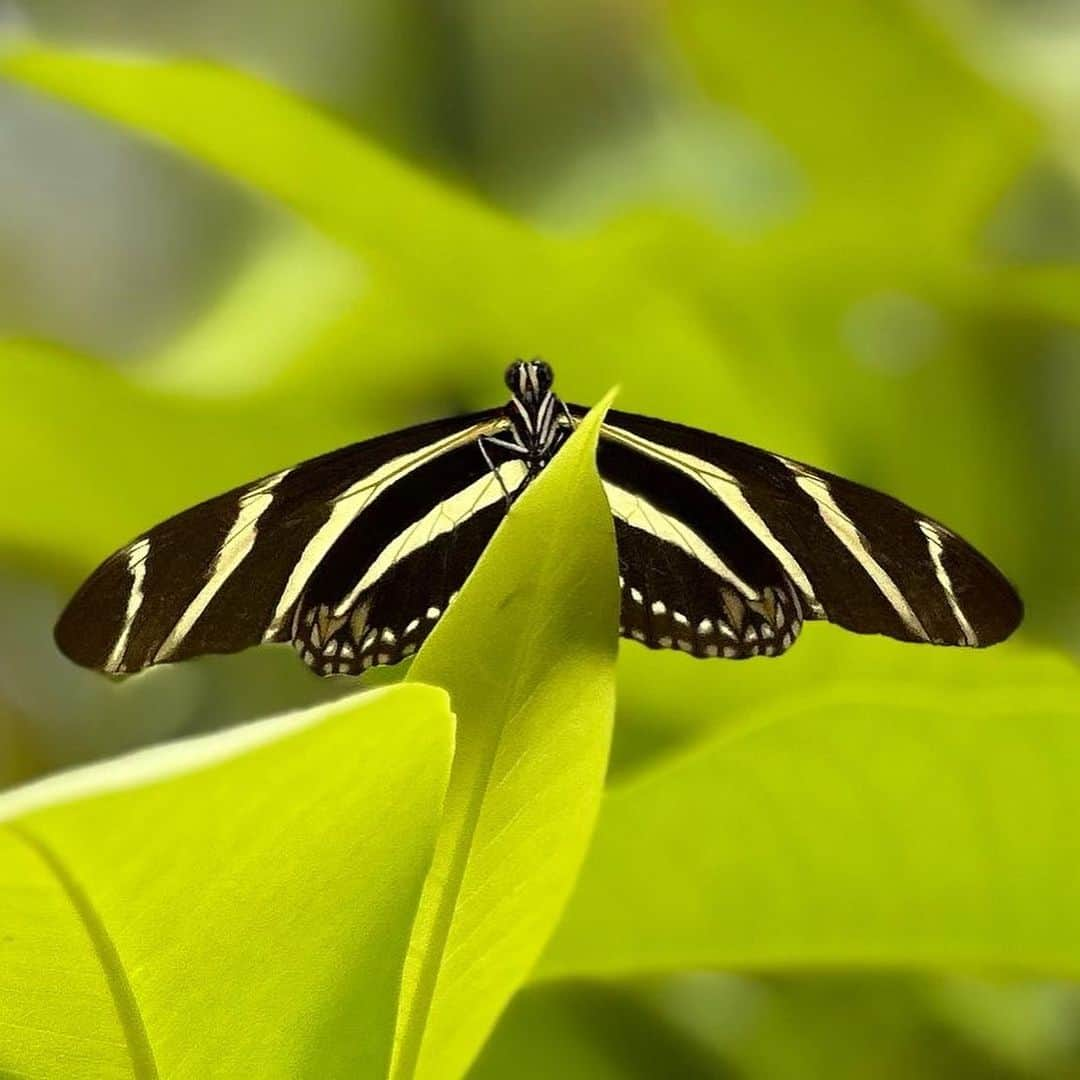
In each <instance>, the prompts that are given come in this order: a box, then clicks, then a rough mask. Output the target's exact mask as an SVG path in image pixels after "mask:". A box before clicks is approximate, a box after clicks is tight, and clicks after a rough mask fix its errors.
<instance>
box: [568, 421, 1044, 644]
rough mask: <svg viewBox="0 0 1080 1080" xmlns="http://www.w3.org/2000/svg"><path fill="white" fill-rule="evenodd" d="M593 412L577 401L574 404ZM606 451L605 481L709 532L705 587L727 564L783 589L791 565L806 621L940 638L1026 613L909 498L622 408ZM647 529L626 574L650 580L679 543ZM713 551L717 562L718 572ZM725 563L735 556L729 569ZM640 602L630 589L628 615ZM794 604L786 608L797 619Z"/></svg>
mask: <svg viewBox="0 0 1080 1080" xmlns="http://www.w3.org/2000/svg"><path fill="white" fill-rule="evenodd" d="M582 411H583V410H581V409H580V407H578V406H571V412H572V413H573V414H575V415H580V414H581V413H582ZM598 462H599V467H600V472H601V476H602V477H603V478H604V480H605V483H608V484H610V483H611V482H612V481H613V480H614V481H615V482H616V483H617V484H619V485H620V486H622V487H624V488H628V489H629V494H630V495H631V496H634V497H640V498H643V499H646V500H649V501H652V502H662V503H663V504H664V507H665V509H666V512H667V516H668V517H669V518H670V519H671V521H673V522H674V523H675V525H676V526H678V527H679V528H680V529H681V530H682V531H684V532H685V533H687V535H688V536H689V537H690V538H691V539H692V538H693V537H695V536H696V537H698V538H699V539H702V540H704V541H706V542H707V546H708V548H709V551H708V553H702V557H701V558H698V559H697V560H696V561H697V563H698V564H699V565H698V566H697V568H696V570H695V569H694V568H693V567H692V566H690V564H688V567H687V573H689V575H690V576H689V578H688V580H689V581H691V582H692V583H696V584H697V585H700V586H701V588H704V589H706V590H708V589H712V588H714V587H715V585H714V582H713V577H715V576H716V574H717V573H719V574H720V577H721V580H725V581H727V582H728V586H729V587H730V584H731V582H732V573H733V572H734V573H741V574H742V576H743V577H744V578H749V580H747V581H746V584H747V585H749V586H752V587H757V588H759V589H760V588H761V587H763V586H765V585H770V586H771V587H773V588H774V589H777V588H780V586H778V585H777V581H776V580H774V579H776V578H777V576H779V581H780V583H781V586H783V585H784V583H786V586H784V587H785V588H786V589H787V591H788V592H789V593H790V594H791V595H792V597H793V598H794V601H797V603H798V607H799V609H800V612H801V615H802V617H804V618H807V619H827V620H828V621H830V622H834V623H837V624H839V625H841V626H843V627H845V628H847V629H849V630H854V631H856V632H858V633H878V634H885V635H888V636H889V637H894V638H899V639H901V640H904V641H913V642H929V643H932V644H937V645H963V646H971V647H980V646H986V645H992V644H994V643H996V642H998V641H1001V640H1003V639H1004V638H1006V637H1008V636H1009V634H1011V633H1012V632H1013V630H1015V629H1016V627H1017V626H1018V625H1019V623H1020V620H1021V618H1022V615H1023V607H1022V604H1021V602H1020V598H1019V596H1018V595H1017V593H1016V590H1015V589H1014V588H1013V587H1012V585H1011V584H1010V583H1009V582H1008V581H1007V580H1006V579H1005V577H1004V576H1003V575H1002V574H1001V572H1000V571H999V570H997V568H996V567H994V565H993V564H992V563H991V562H990V561H989V560H988V559H987V558H986V557H985V556H983V555H981V554H980V553H979V552H978V551H976V550H975V549H974V548H973V547H972V546H971V545H970V544H968V543H967V542H966V541H964V540H962V539H961V538H960V537H959V536H957V535H956V534H955V533H954V532H952V531H951V530H950V529H948V528H947V527H946V526H944V525H942V524H941V523H940V522H938V521H935V520H933V519H932V518H930V517H927V516H926V515H925V514H921V513H919V512H918V511H916V510H913V509H912V508H911V507H909V506H906V505H905V504H904V503H902V502H900V501H898V500H897V499H894V498H891V497H890V496H888V495H884V494H882V493H881V492H878V491H874V490H872V489H870V488H866V487H863V486H862V485H860V484H856V483H853V482H852V481H850V480H845V479H843V478H842V477H839V476H834V475H832V474H831V473H827V472H824V471H822V470H819V469H814V468H812V467H811V466H808V465H804V464H802V463H800V462H797V461H793V460H791V459H788V458H785V457H781V456H780V455H778V454H772V453H769V452H768V451H765V450H759V449H757V448H756V447H753V446H748V445H746V444H745V443H740V442H736V441H735V440H733V439H727V438H724V437H722V436H719V435H712V434H710V433H708V432H704V431H699V430H697V429H695V428H690V427H684V426H683V425H681V424H673V423H669V422H667V421H663V420H656V419H653V418H651V417H646V416H638V415H635V414H632V413H623V412H618V411H615V410H612V411H611V412H609V413H608V415H607V419H606V422H605V424H604V426H603V428H602V430H601V439H600V451H599V457H598ZM609 498H610V492H609ZM612 505H613V510H615V511H616V516H617V517H618V509H617V506H616V504H615V503H614V502H613V504H612ZM639 524H640V523H639ZM665 529H666V531H668V532H670V531H671V527H670V524H669V525H667V526H665ZM650 532H651V533H652V534H654V535H653V536H652V538H651V539H649V538H647V537H648V533H650ZM638 533H639V535H638V536H637V539H639V540H641V541H642V543H643V544H644V545H645V546H646V548H647V551H646V553H645V555H644V556H640V555H638V554H636V553H635V552H634V549H632V548H630V547H628V546H626V545H624V544H623V543H622V542H620V561H621V563H622V565H623V573H624V576H628V575H633V576H634V577H636V578H638V579H639V580H641V579H644V580H646V581H647V580H649V579H650V578H651V577H656V575H657V573H658V571H657V565H658V562H657V553H658V552H664V553H669V552H670V547H671V544H670V540H669V539H668V540H665V539H664V538H663V537H657V536H656V535H655V533H656V529H655V528H651V529H646V530H644V531H642V530H641V529H639V530H638ZM695 543H696V542H695ZM682 546H683V547H684V548H687V546H688V545H687V543H686V542H684V543H683V544H682ZM693 546H695V545H694V544H690V545H689V547H691V548H692V547H693ZM624 548H625V551H626V552H630V553H631V554H630V555H629V556H628V557H627V558H623V555H624ZM703 560H708V561H711V562H712V563H713V570H712V572H711V573H710V574H706V573H704V570H705V567H704V566H702V565H701V564H702V562H703ZM717 561H719V562H726V563H729V564H730V566H729V568H728V571H727V573H726V575H725V573H724V572H723V571H717V570H716V563H717ZM691 591H693V587H692V588H691ZM783 592H784V589H783V588H781V593H783ZM633 610H634V609H633V606H632V605H629V604H628V603H627V601H626V597H625V596H624V602H623V613H624V623H625V622H626V620H627V616H628V613H632V612H633ZM792 614H793V611H785V615H786V616H787V618H788V620H789V621H790V618H791V615H792ZM627 636H630V635H629V634H628V635H627ZM688 651H690V650H688ZM694 651H695V652H697V653H698V655H701V654H700V652H698V650H696V649H695V650H694ZM708 655H713V654H711V653H710V654H708Z"/></svg>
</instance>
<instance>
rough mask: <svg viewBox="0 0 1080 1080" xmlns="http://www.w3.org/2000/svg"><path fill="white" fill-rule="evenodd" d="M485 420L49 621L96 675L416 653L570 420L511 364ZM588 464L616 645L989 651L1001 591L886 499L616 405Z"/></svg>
mask: <svg viewBox="0 0 1080 1080" xmlns="http://www.w3.org/2000/svg"><path fill="white" fill-rule="evenodd" d="M506 384H507V387H508V388H509V390H510V394H511V397H510V401H509V402H508V404H507V405H506V406H505V407H503V408H498V409H491V410H487V411H484V412H480V413H474V414H472V415H470V416H464V417H458V418H452V419H448V420H441V421H435V422H433V423H429V424H423V425H419V426H418V427H415V428H409V429H407V430H405V431H401V432H395V433H392V434H389V435H385V436H382V437H380V438H377V439H372V440H370V441H368V442H364V443H357V444H355V445H353V446H349V447H344V448H343V449H341V450H336V451H333V452H331V453H329V454H325V455H323V456H322V457H320V458H315V459H313V460H312V461H309V462H305V463H303V464H301V465H298V466H295V467H294V468H290V469H285V470H282V471H281V472H278V473H274V474H272V475H270V476H268V477H264V478H263V479H261V480H258V481H255V482H254V483H252V484H248V485H245V486H243V487H241V488H238V489H235V490H234V491H231V492H227V493H226V494H224V495H221V496H218V497H217V498H215V499H211V500H209V501H207V502H205V503H202V504H200V505H199V506H196V507H193V508H192V509H190V510H186V511H184V512H182V513H180V514H178V515H177V516H176V517H174V518H171V519H169V520H168V521H166V522H164V523H162V524H161V525H159V526H157V527H155V528H153V529H150V530H149V531H148V532H146V533H144V534H143V535H142V536H140V537H138V538H136V539H135V540H134V541H132V542H131V543H129V544H128V545H127V546H125V547H124V548H122V549H121V550H120V551H118V552H117V553H116V554H115V555H113V556H111V557H110V558H109V559H107V560H106V561H105V562H104V563H103V564H102V565H101V566H100V567H99V568H98V569H97V570H96V571H95V572H94V573H93V574H92V575H91V576H90V578H88V579H87V581H86V582H85V583H84V584H83V586H82V587H81V588H80V590H79V591H78V592H77V593H76V595H75V596H74V597H73V599H72V601H71V602H70V603H69V605H68V607H67V608H66V609H65V611H64V613H63V614H62V615H61V618H60V620H59V622H58V624H57V628H56V639H57V642H58V644H59V646H60V648H61V650H62V651H63V652H64V653H65V654H66V655H67V656H69V657H70V658H71V659H73V660H75V661H76V662H77V663H80V664H83V665H84V666H87V667H92V668H96V669H99V670H102V671H106V672H109V673H113V674H120V673H129V672H134V671H138V670H141V669H143V668H145V667H149V666H151V665H154V664H159V663H167V662H172V661H177V660H182V659H186V658H188V657H191V656H197V655H201V654H203V653H209V652H235V651H237V650H239V649H243V648H247V647H249V646H251V645H257V644H260V643H262V642H291V643H292V645H293V647H294V648H295V649H296V651H297V653H298V655H299V656H300V657H301V659H302V660H303V661H304V663H305V664H306V665H307V666H308V667H309V668H311V669H312V670H313V671H315V672H316V673H317V674H320V675H351V674H358V673H361V672H362V671H364V670H366V669H367V668H369V667H372V666H375V665H380V664H390V663H396V662H397V661H399V660H401V659H403V658H405V657H407V656H410V655H411V654H412V653H414V652H415V651H416V650H417V649H418V648H419V646H420V645H421V644H422V642H423V640H424V638H425V637H426V636H427V634H428V633H429V632H430V631H431V629H432V627H433V626H434V625H435V624H436V623H437V622H438V619H439V618H440V617H441V615H442V613H443V612H444V611H445V610H446V608H447V607H448V606H449V605H450V604H451V603H452V602H453V599H454V596H455V595H456V594H457V591H458V590H459V589H460V588H461V586H462V584H463V583H464V581H465V578H466V577H467V576H468V574H469V571H470V570H471V569H472V567H473V566H474V565H475V563H476V561H477V559H479V557H480V554H481V553H482V552H483V550H484V547H485V546H486V545H487V543H488V541H489V540H490V539H491V537H492V535H493V534H494V532H495V530H496V529H497V527H498V525H499V522H500V521H501V520H502V519H503V517H504V516H505V515H506V513H507V512H508V511H509V509H510V508H511V506H512V504H513V502H514V501H515V500H516V499H517V498H518V497H520V495H521V494H522V492H523V491H524V490H525V489H526V488H527V487H528V485H529V483H531V482H532V480H533V479H535V478H536V476H537V475H539V473H540V472H541V471H542V470H543V469H544V468H545V466H546V465H547V464H548V462H550V461H551V459H552V457H553V456H554V455H555V454H556V453H558V451H559V449H560V448H561V446H562V445H563V443H564V442H565V441H566V439H567V438H568V437H569V435H570V433H571V432H572V431H573V428H574V425H575V423H576V421H577V419H579V418H580V417H581V416H582V415H584V412H585V410H584V408H582V407H581V406H577V405H571V404H567V403H564V402H563V401H562V400H561V399H560V398H559V397H558V396H557V395H556V394H555V393H554V392H553V389H552V384H553V374H552V371H551V368H550V367H549V366H548V365H547V364H546V363H544V362H543V361H540V360H532V361H517V362H515V363H514V364H512V365H511V366H510V368H509V369H508V370H507V373H506ZM597 464H598V468H599V471H600V475H601V479H602V481H603V484H604V489H605V492H606V494H607V497H608V502H609V504H610V506H611V510H612V515H613V518H614V525H615V535H616V542H617V546H618V553H619V572H620V584H621V589H622V601H621V620H620V633H621V634H622V635H623V636H624V637H626V638H628V639H630V640H633V641H637V642H639V643H641V644H644V645H647V646H649V647H652V648H668V649H675V650H679V651H682V652H685V653H687V654H688V655H692V656H696V657H702V658H712V657H717V658H722V659H746V658H749V657H753V656H777V655H780V654H781V653H783V652H784V651H786V650H787V649H788V648H790V647H791V645H792V644H793V643H794V642H795V640H796V639H797V637H798V634H799V632H800V630H801V628H802V626H803V625H804V623H805V622H806V621H807V620H815V619H827V620H829V621H832V622H836V623H839V624H840V625H842V626H845V627H847V628H848V629H851V630H855V631H857V632H860V633H880V634H886V635H888V636H891V637H895V638H898V639H901V640H906V641H915V642H924V643H932V644H945V645H964V646H976V647H977V646H983V645H989V644H993V643H994V642H996V641H1000V640H1002V639H1003V638H1004V637H1007V636H1008V634H1010V633H1011V632H1012V630H1013V629H1015V627H1016V626H1017V625H1018V624H1019V622H1020V619H1021V615H1022V606H1021V604H1020V600H1019V597H1018V596H1017V595H1016V592H1015V590H1014V589H1013V588H1012V586H1011V585H1010V584H1009V583H1008V582H1007V581H1006V580H1005V578H1004V577H1003V576H1002V575H1001V574H1000V572H999V571H997V570H996V569H995V568H994V567H993V565H992V564H991V563H990V562H989V561H988V560H986V559H985V558H984V557H983V556H982V555H980V554H979V553H978V552H977V551H975V549H974V548H972V547H971V546H970V545H968V544H967V543H966V542H965V541H963V540H961V539H960V538H959V537H957V536H956V535H955V534H954V533H952V532H951V531H950V530H948V529H947V528H946V527H945V526H943V525H941V524H940V523H939V522H936V521H934V520H933V519H931V518H928V517H926V516H925V515H922V514H919V513H918V512H917V511H914V510H912V509H911V508H910V507H907V506H905V505H904V504H903V503H900V502H898V501H897V500H895V499H892V498H890V497H889V496H887V495H883V494H881V493H879V492H874V491H871V490H870V489H868V488H865V487H862V486H861V485H858V484H855V483H852V482H851V481H848V480H844V479H842V478H840V477H837V476H833V475H831V474H829V473H825V472H823V471H821V470H817V469H814V468H812V467H810V466H807V465H803V464H801V463H799V462H795V461H791V460H789V459H787V458H784V457H781V456H779V455H776V454H772V453H770V452H768V451H764V450H759V449H757V448H755V447H750V446H747V445H745V444H743V443H738V442H735V441H734V440H731V439H726V438H723V437H722V436H718V435H712V434H709V433H708V432H703V431H699V430H697V429H694V428H688V427H684V426H682V425H679V424H673V423H670V422H667V421H662V420H656V419H653V418H650V417H645V416H637V415H634V414H630V413H621V412H616V411H612V412H610V413H609V414H608V416H607V418H606V420H605V423H604V425H603V427H602V431H601V439H600V445H599V449H598V455H597Z"/></svg>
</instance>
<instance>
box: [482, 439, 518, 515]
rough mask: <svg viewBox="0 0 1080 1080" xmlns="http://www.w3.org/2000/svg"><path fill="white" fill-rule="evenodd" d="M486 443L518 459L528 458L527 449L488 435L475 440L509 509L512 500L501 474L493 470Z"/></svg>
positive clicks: (493, 466)
mask: <svg viewBox="0 0 1080 1080" xmlns="http://www.w3.org/2000/svg"><path fill="white" fill-rule="evenodd" d="M488 443H490V444H491V445H492V446H498V447H501V448H502V449H503V450H509V451H510V452H511V453H513V454H517V455H518V456H519V457H528V455H529V449H528V447H526V446H522V445H521V444H520V443H516V442H508V441H507V440H505V439H496V438H493V437H492V436H490V435H481V436H480V438H479V439H477V440H476V445H477V446H479V447H480V453H481V454H483V455H484V461H485V462H486V464H487V467H488V468H489V469H490V470H491V472H492V473H494V474H495V479H496V480H498V481H499V487H501V488H502V493H503V498H505V499H506V507H507V509H509V508H510V504H511V503H512V502H513V499H512V498H511V496H510V492H509V491H508V490H507V488H506V484H505V483H504V482H503V478H502V474H501V473H500V472H499V470H498V469H496V468H495V465H494V463H493V462H492V460H491V455H490V454H489V453H488V448H487V444H488Z"/></svg>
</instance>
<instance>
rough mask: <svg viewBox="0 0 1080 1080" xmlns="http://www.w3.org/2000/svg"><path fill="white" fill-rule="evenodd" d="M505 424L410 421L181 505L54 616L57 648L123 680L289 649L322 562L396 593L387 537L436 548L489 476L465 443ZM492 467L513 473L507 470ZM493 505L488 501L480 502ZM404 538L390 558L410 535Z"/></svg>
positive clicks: (315, 590) (458, 566) (479, 418)
mask: <svg viewBox="0 0 1080 1080" xmlns="http://www.w3.org/2000/svg"><path fill="white" fill-rule="evenodd" d="M506 424H507V421H506V419H505V413H504V410H502V409H495V410H489V411H486V412H482V413H474V414H472V415H471V416H463V417H455V418H452V419H449V420H439V421H435V422H433V423H429V424H421V425H419V426H417V427H413V428H408V429H406V430H404V431H398V432H393V433H392V434H389V435H384V436H381V437H379V438H376V439H371V440H369V441H367V442H362V443H356V444H354V445H352V446H346V447H343V448H342V449H340V450H334V451H331V452H330V453H328V454H324V455H323V456H322V457H318V458H314V459H312V460H311V461H306V462H304V463H303V464H301V465H297V466H294V467H293V468H290V469H285V470H284V471H282V472H278V473H275V474H273V475H272V476H268V477H264V478H263V479H261V480H257V481H255V482H253V483H250V484H246V485H244V486H242V487H239V488H236V489H235V490H233V491H230V492H226V493H225V494H224V495H219V496H217V497H216V498H213V499H210V500H208V501H207V502H204V503H201V504H200V505H198V506H195V507H192V508H191V509H189V510H185V511H183V512H182V513H180V514H177V515H176V516H175V517H173V518H170V519H169V520H168V521H165V522H163V523H162V524H160V525H157V526H155V527H154V528H152V529H150V530H149V531H147V532H145V533H143V534H142V535H141V536H139V537H137V538H136V539H135V540H133V541H131V543H129V544H127V545H126V546H125V547H123V548H121V549H120V551H118V552H116V554H114V555H112V556H111V557H110V558H108V559H107V560H106V561H105V562H104V563H102V565H101V566H99V567H98V569H97V570H95V571H94V573H93V574H92V575H91V576H90V577H89V578H88V579H87V580H86V582H85V583H84V584H83V585H82V587H81V588H80V589H79V590H78V592H77V593H76V594H75V596H74V597H73V598H72V600H71V602H70V603H69V604H68V606H67V608H66V609H65V610H64V612H63V614H62V615H61V617H60V620H59V622H58V623H57V626H56V632H55V635H56V641H57V644H58V645H59V647H60V649H61V651H62V652H63V653H64V654H65V655H66V656H68V657H69V658H70V659H72V660H74V661H75V662H76V663H79V664H82V665H84V666H86V667H91V668H97V669H99V670H101V671H106V672H110V673H128V672H134V671H139V670H141V669H143V668H146V667H149V666H151V665H154V664H160V663H167V662H171V661H174V660H184V659H186V658H188V657H192V656H199V655H202V654H204V653H221V652H236V651H238V650H240V649H245V648H248V647H249V646H252V645H258V644H259V643H260V642H263V641H288V640H290V638H291V637H292V634H293V628H294V625H295V624H296V615H297V612H298V611H299V610H300V608H301V607H302V605H303V603H304V598H305V597H310V596H312V595H321V594H320V593H319V589H320V588H322V587H323V585H324V584H325V583H328V582H330V581H336V580H337V579H336V578H335V577H333V575H332V574H330V573H329V572H324V570H323V564H324V562H326V561H327V560H329V561H330V562H331V563H332V565H333V566H334V567H340V566H341V559H342V558H343V557H344V558H347V557H349V556H350V555H356V557H357V558H358V559H359V560H360V561H358V562H357V563H356V564H355V570H356V572H357V573H359V574H361V575H362V574H364V573H365V572H367V571H368V569H369V567H370V566H372V565H376V564H377V565H378V567H379V568H380V569H379V582H380V586H379V587H380V589H381V590H382V592H381V593H380V597H387V598H389V597H390V596H391V592H392V589H393V588H395V587H401V586H400V585H397V586H395V584H394V583H395V582H399V580H400V579H401V572H400V570H395V569H394V566H393V565H392V564H393V562H394V558H395V557H396V556H395V555H394V551H395V549H393V548H392V544H393V543H394V542H395V538H396V537H398V536H399V535H401V534H405V535H406V536H413V535H419V533H420V532H422V531H423V529H427V531H428V533H430V535H431V538H432V539H434V540H438V539H439V537H441V536H442V535H443V534H442V532H441V531H440V530H441V526H440V524H439V522H438V521H433V520H432V517H431V515H432V514H433V513H435V512H437V511H438V508H439V507H440V506H441V505H443V504H444V503H445V501H446V500H448V499H451V500H452V499H453V497H454V496H455V495H456V494H457V493H459V492H460V490H461V486H468V485H469V484H472V483H474V482H475V480H477V479H478V478H480V477H481V476H486V477H489V478H490V477H491V475H492V474H491V473H490V472H489V470H488V466H487V463H486V461H485V460H484V456H483V454H482V453H481V452H480V448H479V446H478V445H477V443H478V440H480V439H481V438H482V437H484V436H485V435H492V434H496V433H498V432H499V431H501V430H502V429H503V428H504V427H505V426H506ZM517 464H518V465H519V466H520V462H518V463H517ZM501 467H502V468H504V469H506V470H507V475H508V477H509V476H512V466H507V465H506V463H505V462H501ZM488 494H489V495H490V492H488ZM499 494H500V497H501V492H500V493H499ZM498 501H499V500H498V499H494V498H493V497H492V505H495V504H497V503H498ZM440 520H441V519H440ZM484 520H485V521H486V519H484ZM423 523H426V524H423ZM414 524H415V525H416V526H417V533H416V534H411V533H409V532H408V530H409V529H410V527H411V526H412V525H414ZM470 535H471V534H470ZM343 541H344V543H343ZM402 543H403V548H402V549H401V550H398V552H397V554H398V555H401V554H403V553H404V548H407V547H408V545H409V544H410V543H412V541H411V540H405V541H403V542H402ZM445 543H446V541H445V540H443V541H442V544H441V545H440V543H436V544H435V547H434V548H432V551H435V550H442V546H445ZM384 548H385V552H384ZM387 552H388V553H389V554H386V553H387ZM472 554H473V550H472V548H469V549H468V550H466V549H465V548H460V549H459V550H458V552H457V554H456V556H455V558H456V560H457V561H455V562H453V569H454V572H455V573H459V572H460V575H461V577H462V579H463V578H464V574H465V573H467V572H468V566H466V565H465V564H466V563H467V562H468V557H471V556H472ZM384 556H385V557H384ZM463 556H464V557H463ZM387 559H389V564H387ZM364 560H366V562H365V561H364ZM474 561H475V560H474ZM384 564H386V565H384ZM337 572H338V571H337V570H335V571H334V573H337ZM346 578H347V575H346ZM346 578H343V579H342V581H343V585H342V588H345V587H346V585H345V584H344V582H345V581H346ZM313 583H314V584H313ZM352 584H353V582H352V580H351V579H350V580H349V581H348V583H347V587H348V588H350V589H351V588H352ZM423 587H424V586H423V582H422V581H421V582H418V584H417V588H418V589H419V590H421V591H422V590H423ZM333 599H334V600H335V602H337V600H339V599H340V597H333ZM414 606H415V603H414ZM429 606H430V605H424V609H425V611H426V610H427V608H428V607H429ZM387 625H389V624H387Z"/></svg>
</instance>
